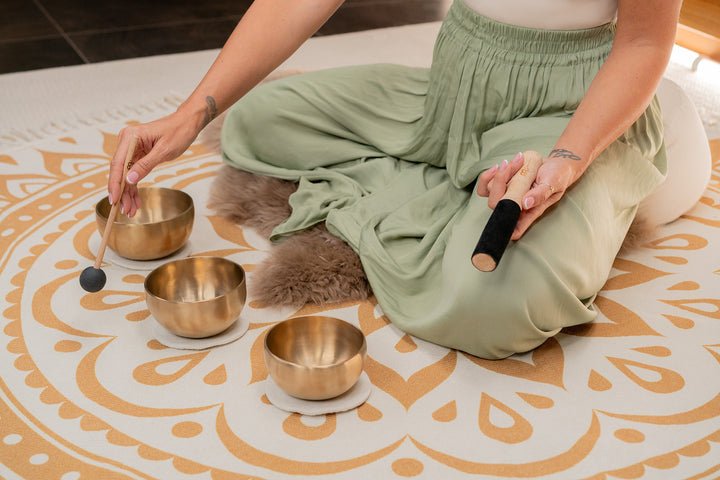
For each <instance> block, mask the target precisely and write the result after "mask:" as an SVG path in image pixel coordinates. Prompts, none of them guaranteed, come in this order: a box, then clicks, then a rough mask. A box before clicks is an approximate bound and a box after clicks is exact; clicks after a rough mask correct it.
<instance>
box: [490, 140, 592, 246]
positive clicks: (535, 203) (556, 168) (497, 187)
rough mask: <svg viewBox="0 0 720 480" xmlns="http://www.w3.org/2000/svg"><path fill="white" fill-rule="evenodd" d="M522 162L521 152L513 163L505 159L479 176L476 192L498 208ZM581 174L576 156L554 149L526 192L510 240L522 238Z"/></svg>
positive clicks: (491, 206)
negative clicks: (574, 157)
mask: <svg viewBox="0 0 720 480" xmlns="http://www.w3.org/2000/svg"><path fill="white" fill-rule="evenodd" d="M522 165H523V157H522V154H520V153H518V154H517V155H516V156H515V158H514V159H513V160H512V161H511V162H507V161H503V163H501V164H500V165H496V166H494V167H492V168H490V169H488V170H485V171H484V172H483V173H482V174H481V175H480V179H479V181H478V186H477V193H478V195H480V196H481V197H488V206H489V207H490V208H492V209H495V207H496V206H497V204H498V202H499V201H500V200H501V199H502V197H503V196H504V195H505V192H506V191H507V186H508V183H509V182H510V179H511V178H512V177H513V175H515V174H516V173H517V172H518V171H519V170H520V169H521V168H522ZM581 173H582V168H581V167H580V164H579V163H578V162H577V161H576V160H575V159H573V158H572V157H568V156H567V154H566V153H564V151H559V150H553V152H552V153H551V154H550V157H548V158H545V159H544V160H543V163H542V165H541V166H540V168H539V169H538V173H537V176H536V177H535V182H533V184H532V187H531V188H530V190H529V191H528V192H527V193H526V194H525V195H523V198H522V205H521V207H522V212H521V213H520V218H519V219H518V223H517V225H516V227H515V230H514V231H513V234H512V237H511V239H512V240H517V239H519V238H520V237H521V236H522V235H523V234H524V233H525V231H527V229H528V228H530V225H532V224H533V222H535V220H537V219H538V218H539V217H540V216H541V215H542V214H543V213H544V212H545V210H547V209H548V208H549V207H550V206H551V205H553V204H554V203H556V202H557V201H558V200H560V198H562V196H563V194H564V193H565V191H566V190H567V189H568V188H569V187H570V185H572V184H573V183H574V182H575V180H577V178H579V176H580V175H581Z"/></svg>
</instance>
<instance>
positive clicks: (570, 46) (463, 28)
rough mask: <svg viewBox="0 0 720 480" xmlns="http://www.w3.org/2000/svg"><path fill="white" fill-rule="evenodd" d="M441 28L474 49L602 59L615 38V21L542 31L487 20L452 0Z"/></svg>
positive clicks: (461, 1)
mask: <svg viewBox="0 0 720 480" xmlns="http://www.w3.org/2000/svg"><path fill="white" fill-rule="evenodd" d="M444 27H445V28H446V29H448V28H449V29H450V30H451V31H452V32H453V33H454V34H456V35H462V36H463V39H462V40H463V42H465V44H466V45H467V46H468V47H469V48H472V49H474V50H477V51H480V50H485V49H487V48H488V47H490V48H493V49H494V50H503V51H507V52H518V53H520V52H522V53H525V54H530V55H567V54H575V55H581V56H588V57H593V56H605V55H607V53H608V52H609V50H610V47H611V46H612V41H613V38H614V36H615V22H611V23H607V24H605V25H600V26H598V27H593V28H588V29H582V30H542V29H534V28H527V27H519V26H516V25H510V24H507V23H502V22H498V21H496V20H492V19H490V18H487V17H485V16H483V15H481V14H479V13H478V12H476V11H475V10H473V9H471V8H470V7H468V6H467V5H466V4H465V2H464V1H463V0H454V2H453V4H452V6H451V7H450V10H449V11H448V14H447V17H446V18H445V22H444Z"/></svg>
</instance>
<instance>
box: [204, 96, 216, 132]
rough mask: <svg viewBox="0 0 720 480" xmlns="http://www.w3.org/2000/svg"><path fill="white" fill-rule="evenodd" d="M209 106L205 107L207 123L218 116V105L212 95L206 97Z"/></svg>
mask: <svg viewBox="0 0 720 480" xmlns="http://www.w3.org/2000/svg"><path fill="white" fill-rule="evenodd" d="M205 102H206V103H207V107H205V125H207V124H208V123H210V122H212V121H213V119H214V118H215V117H217V113H218V112H217V106H216V105H215V99H214V98H213V97H211V96H209V95H208V96H207V97H205Z"/></svg>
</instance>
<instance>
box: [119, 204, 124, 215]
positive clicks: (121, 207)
mask: <svg viewBox="0 0 720 480" xmlns="http://www.w3.org/2000/svg"><path fill="white" fill-rule="evenodd" d="M120 213H122V214H123V215H124V214H125V207H124V206H122V205H120Z"/></svg>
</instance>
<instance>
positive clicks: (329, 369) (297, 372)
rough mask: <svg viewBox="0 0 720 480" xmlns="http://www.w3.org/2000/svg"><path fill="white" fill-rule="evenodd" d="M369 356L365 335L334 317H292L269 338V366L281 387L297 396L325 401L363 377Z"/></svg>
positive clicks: (280, 325) (266, 362)
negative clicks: (366, 356)
mask: <svg viewBox="0 0 720 480" xmlns="http://www.w3.org/2000/svg"><path fill="white" fill-rule="evenodd" d="M366 354H367V343H366V341H365V335H363V333H362V332H361V331H360V330H359V329H358V328H357V327H355V326H354V325H351V324H350V323H348V322H345V321H343V320H339V319H337V318H332V317H322V316H309V317H298V318H291V319H289V320H285V321H282V322H280V323H278V324H277V325H274V326H273V327H272V328H271V329H270V330H268V333H267V335H266V336H265V348H264V357H265V365H266V366H267V369H268V372H269V374H270V376H271V377H272V379H273V380H274V381H275V383H276V384H277V386H279V387H280V388H281V389H283V390H284V391H285V392H286V393H288V394H289V395H292V396H293V397H297V398H301V399H304V400H327V399H330V398H334V397H337V396H338V395H342V394H343V393H345V392H347V391H348V390H350V388H352V386H353V385H355V383H356V382H357V381H358V379H359V378H360V374H361V373H362V370H363V364H364V363H365V355H366Z"/></svg>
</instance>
